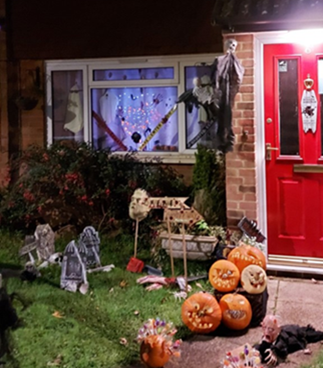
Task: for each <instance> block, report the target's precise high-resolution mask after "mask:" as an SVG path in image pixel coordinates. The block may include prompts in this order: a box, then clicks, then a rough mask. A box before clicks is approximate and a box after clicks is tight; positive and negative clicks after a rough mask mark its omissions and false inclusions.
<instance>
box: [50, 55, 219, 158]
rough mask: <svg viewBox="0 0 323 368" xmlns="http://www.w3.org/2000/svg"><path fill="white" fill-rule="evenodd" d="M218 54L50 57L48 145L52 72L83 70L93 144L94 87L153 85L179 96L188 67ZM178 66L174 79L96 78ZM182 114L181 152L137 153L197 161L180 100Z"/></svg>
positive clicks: (87, 125) (87, 133) (87, 121)
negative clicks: (96, 76) (95, 76)
mask: <svg viewBox="0 0 323 368" xmlns="http://www.w3.org/2000/svg"><path fill="white" fill-rule="evenodd" d="M217 56H218V55H215V54H196V55H171V56H150V57H136V58H133V57H125V58H113V59H88V60H59V61H57V60H49V61H46V62H45V68H46V76H47V78H46V80H47V85H46V92H47V98H46V101H47V103H46V105H47V106H46V109H47V110H49V113H48V114H47V117H46V119H47V144H48V145H51V144H52V143H53V121H52V116H51V113H50V107H51V103H52V81H51V75H52V72H54V71H72V70H80V71H82V72H83V86H82V91H83V92H82V93H83V101H84V107H83V111H84V141H85V142H87V143H90V144H92V131H91V129H92V124H91V121H92V116H91V111H92V106H91V98H90V96H91V89H92V88H109V87H111V88H112V87H114V88H115V87H134V86H136V87H149V86H156V87H159V86H162V87H163V86H169V87H177V93H178V96H180V95H181V94H182V93H183V92H184V91H185V67H186V66H195V65H201V64H202V63H206V64H208V65H209V64H212V62H213V61H214V59H215V57H217ZM157 67H172V68H174V78H172V79H158V80H122V81H115V80H114V81H95V80H94V79H93V72H94V71H95V70H100V69H102V70H103V69H131V68H157ZM177 113H178V152H161V151H158V152H146V151H145V152H142V151H140V152H137V155H138V157H139V158H142V159H150V158H153V157H156V156H158V158H159V159H161V160H162V161H163V162H165V163H194V161H195V156H194V153H195V151H196V150H194V149H185V144H186V142H185V129H186V122H185V105H184V103H180V104H179V105H178V109H177ZM126 153H129V152H121V151H118V152H114V154H126Z"/></svg>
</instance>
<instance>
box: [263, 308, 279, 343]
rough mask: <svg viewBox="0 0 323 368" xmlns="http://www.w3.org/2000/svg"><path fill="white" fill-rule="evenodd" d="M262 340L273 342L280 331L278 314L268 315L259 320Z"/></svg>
mask: <svg viewBox="0 0 323 368" xmlns="http://www.w3.org/2000/svg"><path fill="white" fill-rule="evenodd" d="M261 327H262V334H263V337H262V338H263V340H264V341H267V342H269V343H273V342H274V341H275V340H276V339H277V337H278V335H279V334H280V331H281V324H280V320H279V317H278V316H274V315H271V314H270V315H268V316H266V317H265V318H264V319H263V321H262V322H261Z"/></svg>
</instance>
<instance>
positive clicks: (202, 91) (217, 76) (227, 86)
mask: <svg viewBox="0 0 323 368" xmlns="http://www.w3.org/2000/svg"><path fill="white" fill-rule="evenodd" d="M236 47H237V41H236V40H234V39H229V40H227V41H226V43H225V48H226V54H225V55H222V56H219V57H218V58H216V59H215V60H214V62H213V64H212V66H211V76H210V78H206V77H205V76H204V77H202V78H201V79H200V78H195V79H194V85H195V87H194V88H192V89H190V90H187V91H185V92H184V93H183V94H182V95H180V96H179V98H178V101H177V102H184V103H185V105H186V108H187V109H188V112H189V113H191V112H192V110H193V108H194V107H196V108H198V109H202V111H203V113H204V116H203V113H199V120H200V121H199V122H200V123H203V126H202V129H201V131H200V132H199V133H198V134H197V135H196V137H194V138H193V139H191V140H190V141H189V142H188V143H187V147H188V148H191V147H192V146H193V145H194V144H195V143H197V141H198V140H200V139H201V138H202V137H203V136H204V135H205V134H206V133H207V132H208V131H209V130H210V129H211V128H212V129H213V130H214V131H215V141H214V142H212V148H214V149H218V150H219V151H222V152H223V153H226V152H228V151H231V150H232V147H233V143H234V134H233V129H232V108H233V103H234V98H235V96H236V94H237V92H238V91H239V88H240V84H241V82H242V77H243V74H244V68H243V67H242V65H241V64H240V62H239V60H238V58H237V57H236V56H235V55H234V53H235V50H236ZM210 81H211V83H210ZM211 86H212V88H211ZM203 119H204V121H203Z"/></svg>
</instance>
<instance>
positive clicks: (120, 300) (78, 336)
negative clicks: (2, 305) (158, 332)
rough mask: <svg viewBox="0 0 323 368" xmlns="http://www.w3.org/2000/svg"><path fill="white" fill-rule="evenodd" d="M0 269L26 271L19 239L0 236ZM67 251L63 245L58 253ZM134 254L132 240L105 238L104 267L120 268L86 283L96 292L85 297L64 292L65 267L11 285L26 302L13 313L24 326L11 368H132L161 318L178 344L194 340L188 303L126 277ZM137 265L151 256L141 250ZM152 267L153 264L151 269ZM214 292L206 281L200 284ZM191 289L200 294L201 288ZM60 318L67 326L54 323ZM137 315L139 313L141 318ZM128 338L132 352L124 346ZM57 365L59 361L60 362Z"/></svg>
mask: <svg viewBox="0 0 323 368" xmlns="http://www.w3.org/2000/svg"><path fill="white" fill-rule="evenodd" d="M0 239H1V242H0V244H1V245H0V268H1V267H4V264H10V265H20V266H22V265H23V264H24V260H22V259H20V258H19V257H18V250H19V248H20V247H21V246H22V245H23V237H22V236H19V234H8V233H4V232H2V233H0ZM66 244H67V241H65V242H62V241H61V242H59V243H58V244H56V250H57V251H59V250H63V249H64V248H65V246H66ZM132 252H133V238H132V237H126V236H119V237H117V238H114V239H109V238H101V262H102V265H108V264H111V263H112V264H114V265H115V266H116V267H115V268H114V269H113V270H112V271H111V272H108V273H92V274H89V275H88V281H89V284H90V288H89V291H88V293H87V294H86V295H82V294H80V293H79V292H77V293H71V292H68V291H64V290H61V289H60V288H59V284H60V267H58V266H51V267H50V268H48V269H44V271H42V277H41V278H39V279H37V280H36V281H35V282H33V283H27V282H22V281H20V280H19V279H10V280H9V281H8V283H7V288H8V292H10V293H11V292H16V293H18V294H19V295H20V296H21V297H22V299H23V300H24V301H25V302H26V304H27V306H26V308H24V309H23V308H22V306H21V304H20V303H19V302H18V301H15V303H14V305H15V307H16V309H17V312H18V315H19V317H20V318H21V319H22V326H21V327H19V328H17V329H15V330H13V331H11V332H10V345H11V357H8V356H5V357H4V359H2V360H4V361H6V365H5V367H6V368H16V367H20V368H45V367H48V366H55V362H58V364H56V366H59V367H68V368H91V367H93V368H103V367H104V368H116V367H130V366H131V364H134V363H136V362H138V361H139V360H140V357H139V345H138V344H137V342H136V341H135V339H136V336H137V331H138V329H139V328H140V327H141V325H142V324H143V322H144V321H145V320H147V319H148V318H155V317H160V318H161V319H165V320H167V321H172V322H173V323H174V325H175V326H176V327H177V329H178V332H177V334H176V338H185V337H187V336H189V335H190V334H191V333H190V331H189V330H188V329H187V328H186V326H184V325H183V323H182V321H181V316H180V310H181V304H182V301H178V300H177V301H176V300H175V298H174V296H173V295H172V291H174V290H171V289H165V288H163V289H160V290H155V291H151V292H148V291H146V290H145V289H144V287H143V286H142V285H138V284H137V283H136V280H137V278H138V277H140V276H142V275H138V274H134V273H131V272H128V271H126V266H127V263H128V260H129V257H130V256H131V255H132ZM138 258H140V259H142V260H144V261H147V263H148V264H151V263H149V262H150V261H148V259H149V252H147V251H143V250H142V251H141V250H140V248H139V253H138ZM165 261H166V263H165V268H164V274H165V276H170V272H169V261H168V258H167V259H165ZM151 265H153V264H151ZM175 270H176V274H177V275H180V274H183V273H182V272H183V270H182V261H180V262H176V264H175ZM189 273H190V274H201V273H205V265H203V264H202V265H201V264H197V263H191V264H189ZM200 284H202V285H203V287H205V290H208V291H211V290H212V287H211V285H210V284H209V283H208V281H206V280H205V281H203V280H202V281H200ZM192 286H193V289H194V290H196V291H198V290H200V289H199V288H198V287H197V286H196V285H195V283H193V284H192ZM56 311H57V312H59V314H60V315H61V316H62V317H63V318H56V317H54V316H53V313H54V312H56ZM138 312H139V313H138ZM121 338H125V339H126V340H127V344H126V345H123V344H121V343H120V339H121ZM55 360H56V361H55Z"/></svg>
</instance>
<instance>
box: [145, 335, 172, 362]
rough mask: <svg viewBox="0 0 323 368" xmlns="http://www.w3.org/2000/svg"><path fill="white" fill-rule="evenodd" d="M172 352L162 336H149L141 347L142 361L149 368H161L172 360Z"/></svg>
mask: <svg viewBox="0 0 323 368" xmlns="http://www.w3.org/2000/svg"><path fill="white" fill-rule="evenodd" d="M171 355H172V354H171V352H170V350H169V349H168V348H167V346H166V341H165V339H164V338H163V337H162V336H160V335H151V336H148V337H147V338H146V339H145V340H144V341H143V342H142V343H141V346H140V357H141V360H142V361H143V362H144V363H145V364H146V366H147V367H148V368H161V367H163V366H164V365H165V364H166V363H167V362H168V361H169V359H170V357H171Z"/></svg>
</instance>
